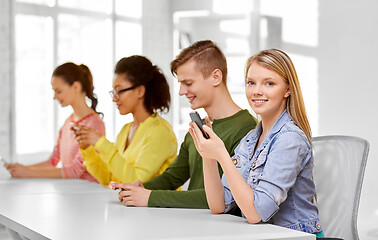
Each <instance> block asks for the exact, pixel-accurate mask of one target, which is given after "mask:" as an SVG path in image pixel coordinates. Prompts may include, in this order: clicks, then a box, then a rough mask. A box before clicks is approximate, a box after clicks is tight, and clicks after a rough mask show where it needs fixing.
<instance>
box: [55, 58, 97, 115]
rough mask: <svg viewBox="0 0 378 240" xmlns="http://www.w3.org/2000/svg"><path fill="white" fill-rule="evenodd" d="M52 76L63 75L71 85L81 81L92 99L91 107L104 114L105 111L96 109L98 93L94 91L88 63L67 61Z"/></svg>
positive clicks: (83, 88) (87, 94) (84, 90)
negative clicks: (77, 63) (79, 63)
mask: <svg viewBox="0 0 378 240" xmlns="http://www.w3.org/2000/svg"><path fill="white" fill-rule="evenodd" d="M52 76H57V77H62V78H63V79H64V81H65V82H66V83H68V84H69V85H70V86H72V84H73V83H74V82H79V83H80V84H81V88H82V90H83V92H85V95H86V96H87V97H88V98H89V99H90V100H91V108H92V109H93V110H94V111H95V112H96V113H99V114H100V115H103V113H100V112H97V111H96V107H97V104H98V100H97V97H96V94H94V92H93V91H94V86H93V77H92V73H91V71H90V70H89V68H88V67H87V66H86V65H84V64H81V65H76V64H75V63H72V62H67V63H64V64H62V65H60V66H58V67H57V68H56V69H55V70H54V72H53V74H52Z"/></svg>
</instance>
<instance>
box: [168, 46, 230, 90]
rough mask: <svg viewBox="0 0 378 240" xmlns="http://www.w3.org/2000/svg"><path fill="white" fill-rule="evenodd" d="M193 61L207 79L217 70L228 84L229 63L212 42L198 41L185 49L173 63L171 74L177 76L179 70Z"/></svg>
mask: <svg viewBox="0 0 378 240" xmlns="http://www.w3.org/2000/svg"><path fill="white" fill-rule="evenodd" d="M191 59H193V60H194V61H195V62H196V69H197V70H199V71H200V72H201V73H202V75H203V77H205V78H207V77H209V76H210V74H211V73H212V72H213V71H214V70H215V69H219V70H221V71H222V81H223V82H224V84H225V85H226V84H227V61H226V57H225V56H224V54H223V52H222V51H221V50H220V48H219V47H218V46H217V45H216V44H215V43H213V42H212V41H210V40H204V41H198V42H195V43H194V44H192V45H190V46H189V47H187V48H184V49H183V50H182V51H181V52H180V54H179V55H178V56H177V57H176V59H175V60H173V61H172V62H171V72H172V74H173V75H174V76H176V75H177V68H178V67H180V66H181V65H183V64H184V63H186V62H188V61H189V60H191Z"/></svg>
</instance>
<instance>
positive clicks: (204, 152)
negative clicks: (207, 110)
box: [189, 116, 229, 161]
mask: <svg viewBox="0 0 378 240" xmlns="http://www.w3.org/2000/svg"><path fill="white" fill-rule="evenodd" d="M205 122H206V125H204V126H203V130H205V132H206V133H207V134H209V136H210V138H209V139H206V138H204V137H203V135H202V132H201V130H200V129H199V127H198V126H197V125H196V124H195V123H194V122H190V123H189V125H190V128H189V133H190V135H191V136H192V138H193V140H194V144H195V145H196V148H197V151H198V153H199V154H200V155H201V157H202V159H215V160H217V161H219V160H221V159H222V158H223V156H225V155H226V156H228V155H229V154H228V152H227V149H226V147H225V146H224V143H223V141H222V139H220V138H219V137H218V136H217V135H216V134H215V133H214V131H213V129H212V127H211V123H210V119H209V118H208V117H207V116H206V117H205Z"/></svg>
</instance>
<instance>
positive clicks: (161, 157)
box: [95, 126, 177, 182]
mask: <svg viewBox="0 0 378 240" xmlns="http://www.w3.org/2000/svg"><path fill="white" fill-rule="evenodd" d="M141 130H142V129H141ZM141 133H143V132H140V133H139V134H141ZM143 134H144V136H143V138H142V139H141V141H140V142H136V144H133V145H130V146H129V148H130V147H134V149H128V152H126V154H127V155H125V154H120V153H119V152H118V149H117V148H116V147H115V146H114V144H112V143H110V142H108V141H106V139H101V140H100V141H101V142H100V143H99V144H96V146H95V148H96V149H97V150H98V151H99V152H100V154H101V158H102V159H103V161H104V162H106V163H107V165H108V168H109V170H110V171H111V173H112V174H113V175H114V176H115V177H116V178H117V179H119V180H120V181H122V182H134V181H135V180H137V179H139V180H141V181H142V182H144V181H147V180H150V179H151V178H152V177H153V176H155V175H157V173H158V172H159V170H160V169H161V168H162V167H163V166H164V165H165V164H168V163H170V162H172V160H173V158H174V157H175V155H176V151H177V144H176V138H175V137H174V135H173V133H171V132H170V131H169V130H168V129H167V128H165V127H164V126H157V127H154V128H152V129H151V128H150V129H147V130H145V132H144V133H143ZM133 140H134V141H137V140H139V139H133Z"/></svg>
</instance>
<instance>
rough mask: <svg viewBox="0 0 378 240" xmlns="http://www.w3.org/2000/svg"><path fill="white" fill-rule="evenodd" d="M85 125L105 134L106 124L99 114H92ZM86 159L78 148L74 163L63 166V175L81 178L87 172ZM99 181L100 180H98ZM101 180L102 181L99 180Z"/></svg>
mask: <svg viewBox="0 0 378 240" xmlns="http://www.w3.org/2000/svg"><path fill="white" fill-rule="evenodd" d="M83 124H84V125H86V126H88V127H91V128H94V129H96V130H97V131H99V132H100V133H101V134H103V135H105V126H104V122H103V121H102V120H101V119H100V118H99V117H98V115H92V117H91V118H89V119H88V122H85V123H83ZM83 162H84V159H83V156H82V153H81V150H79V149H78V150H77V153H76V154H75V157H74V161H73V164H72V165H71V166H69V167H65V166H64V165H63V166H62V175H63V177H64V178H80V177H81V176H82V175H83V174H84V173H85V172H87V169H86V167H85V166H84V163H83ZM98 181H99V180H98ZM99 182H101V181H99Z"/></svg>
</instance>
